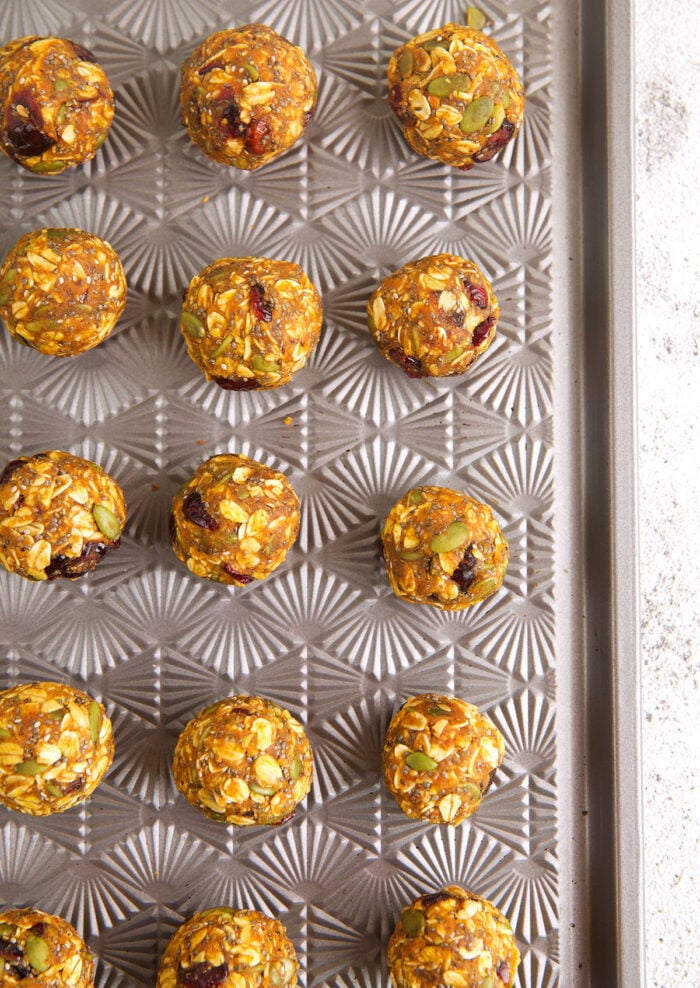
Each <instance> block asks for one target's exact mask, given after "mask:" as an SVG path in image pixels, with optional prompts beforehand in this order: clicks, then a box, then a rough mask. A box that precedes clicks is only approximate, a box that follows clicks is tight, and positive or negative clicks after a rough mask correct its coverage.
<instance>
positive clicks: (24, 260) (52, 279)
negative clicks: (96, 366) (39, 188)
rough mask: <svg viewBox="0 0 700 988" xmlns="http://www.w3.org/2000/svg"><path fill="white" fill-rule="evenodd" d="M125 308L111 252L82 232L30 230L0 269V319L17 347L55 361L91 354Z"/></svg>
mask: <svg viewBox="0 0 700 988" xmlns="http://www.w3.org/2000/svg"><path fill="white" fill-rule="evenodd" d="M125 305H126V278H125V277H124V269H123V268H122V265H121V261H120V260H119V256H118V254H117V253H116V251H115V250H114V249H113V248H112V247H110V245H109V244H108V243H106V242H105V241H104V240H100V238H99V237H96V236H95V235H94V234H92V233H86V232H85V231H84V230H74V229H69V228H66V229H64V228H58V229H45V230H35V231H34V232H32V233H26V234H25V235H24V236H23V237H21V238H20V239H19V240H18V241H17V243H16V244H15V246H14V247H13V248H12V250H11V251H10V253H9V254H8V255H7V257H6V258H5V263H4V264H3V266H2V268H1V269H0V318H1V319H3V321H4V323H5V325H6V326H7V328H8V330H9V331H10V333H11V334H12V336H14V337H15V339H16V340H18V341H19V342H20V343H26V344H28V345H29V346H30V347H33V349H35V350H39V351H40V352H41V353H47V354H52V355H54V356H56V357H66V356H73V355H74V354H76V353H83V351H85V350H91V349H92V348H93V347H95V346H97V344H98V343H101V342H102V340H104V339H106V337H107V336H109V334H110V333H111V332H112V330H113V329H114V327H115V325H116V323H117V320H118V319H119V317H120V315H121V314H122V312H123V310H124V306H125Z"/></svg>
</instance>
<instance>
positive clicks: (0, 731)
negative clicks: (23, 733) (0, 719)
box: [0, 727, 12, 741]
mask: <svg viewBox="0 0 700 988" xmlns="http://www.w3.org/2000/svg"><path fill="white" fill-rule="evenodd" d="M11 737H12V731H8V729H7V728H6V727H0V741H7V739H8V738H11Z"/></svg>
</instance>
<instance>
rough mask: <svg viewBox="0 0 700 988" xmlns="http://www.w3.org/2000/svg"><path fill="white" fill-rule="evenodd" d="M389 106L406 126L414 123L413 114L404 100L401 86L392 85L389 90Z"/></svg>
mask: <svg viewBox="0 0 700 988" xmlns="http://www.w3.org/2000/svg"><path fill="white" fill-rule="evenodd" d="M389 106H390V107H391V109H392V110H393V111H394V113H395V114H396V116H397V118H398V120H399V122H400V123H402V124H403V125H404V126H406V127H410V126H411V125H412V124H413V123H414V118H413V114H412V113H411V111H410V110H409V109H408V107H407V106H406V105H405V104H404V102H403V100H402V97H401V86H398V85H397V86H392V87H391V89H390V90H389Z"/></svg>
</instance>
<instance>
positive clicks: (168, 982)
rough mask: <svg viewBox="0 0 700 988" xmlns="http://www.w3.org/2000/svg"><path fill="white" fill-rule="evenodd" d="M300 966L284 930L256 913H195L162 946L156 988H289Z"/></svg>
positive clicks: (275, 922)
mask: <svg viewBox="0 0 700 988" xmlns="http://www.w3.org/2000/svg"><path fill="white" fill-rule="evenodd" d="M298 970H299V963H298V961H297V957H296V953H295V951H294V946H293V945H292V942H291V941H290V940H289V938H288V937H287V931H286V930H285V928H284V926H282V924H281V923H280V922H279V920H277V919H272V917H270V916H266V915H265V913H261V912H258V911H257V910H255V909H228V908H226V907H225V906H219V907H218V908H215V909H207V910H205V911H204V912H201V913H196V914H195V915H194V916H193V917H192V918H191V919H188V920H187V921H186V922H185V923H183V924H182V926H180V927H179V928H178V929H177V930H176V931H175V935H174V936H173V938H172V940H171V941H170V943H169V944H168V946H167V947H166V948H165V953H164V954H163V960H162V961H161V965H160V970H159V971H158V978H157V980H156V988H215V986H217V985H220V986H222V988H287V986H289V988H291V986H293V985H295V984H296V983H297V971H298Z"/></svg>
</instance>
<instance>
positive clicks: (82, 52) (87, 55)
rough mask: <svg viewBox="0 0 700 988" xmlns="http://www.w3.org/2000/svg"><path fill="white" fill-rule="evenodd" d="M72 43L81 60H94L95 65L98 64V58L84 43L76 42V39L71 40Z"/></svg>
mask: <svg viewBox="0 0 700 988" xmlns="http://www.w3.org/2000/svg"><path fill="white" fill-rule="evenodd" d="M71 44H72V45H73V50H74V51H75V54H76V55H77V56H78V58H79V59H80V61H81V62H92V63H93V65H97V59H96V58H95V56H94V55H93V54H92V52H91V51H88V50H87V48H83V46H82V45H78V44H76V43H75V41H71Z"/></svg>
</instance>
